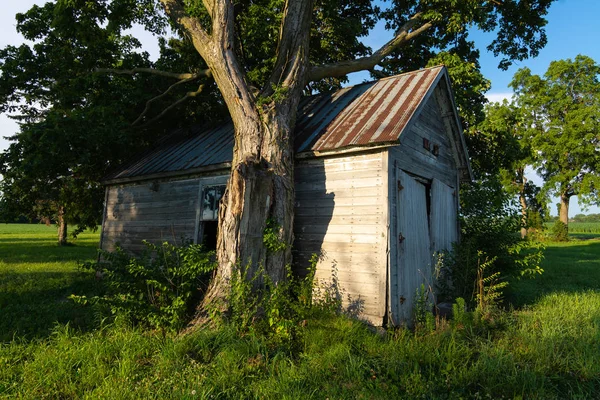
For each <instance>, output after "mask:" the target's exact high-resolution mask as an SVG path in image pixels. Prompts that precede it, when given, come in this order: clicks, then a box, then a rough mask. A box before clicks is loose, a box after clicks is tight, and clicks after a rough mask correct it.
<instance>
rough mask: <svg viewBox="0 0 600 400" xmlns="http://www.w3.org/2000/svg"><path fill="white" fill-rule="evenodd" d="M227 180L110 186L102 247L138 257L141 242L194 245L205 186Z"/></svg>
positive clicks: (141, 248)
mask: <svg viewBox="0 0 600 400" xmlns="http://www.w3.org/2000/svg"><path fill="white" fill-rule="evenodd" d="M226 179H227V177H226V176H217V177H209V178H194V179H184V180H174V181H164V182H146V183H140V184H124V185H115V186H109V187H108V188H107V189H106V190H107V193H106V201H105V216H104V223H103V224H102V242H101V247H102V248H103V249H104V250H109V251H112V250H114V249H115V247H116V245H117V244H119V245H121V246H122V247H123V248H124V249H126V250H128V251H131V252H134V253H137V252H140V251H141V250H143V249H144V245H143V244H142V240H147V241H149V242H152V243H161V242H163V241H168V242H172V243H182V242H184V241H192V242H195V241H196V240H197V238H198V234H199V233H198V232H199V225H200V222H201V215H200V203H199V201H198V199H199V196H200V194H201V193H202V187H203V186H204V185H214V184H216V183H221V182H225V181H226Z"/></svg>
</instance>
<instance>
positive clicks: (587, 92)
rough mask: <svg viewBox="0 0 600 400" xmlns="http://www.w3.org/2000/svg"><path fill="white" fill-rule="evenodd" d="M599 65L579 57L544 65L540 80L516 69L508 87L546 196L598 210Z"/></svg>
mask: <svg viewBox="0 0 600 400" xmlns="http://www.w3.org/2000/svg"><path fill="white" fill-rule="evenodd" d="M599 77H600V65H598V64H597V63H596V62H595V61H594V60H592V59H591V58H589V57H586V56H582V55H579V56H577V57H576V58H575V60H570V59H569V60H560V61H554V62H552V63H551V64H550V66H549V68H548V71H547V72H546V74H545V75H544V76H543V77H540V76H537V75H532V74H531V71H529V70H528V69H521V70H519V71H518V72H517V73H516V74H515V77H514V79H513V81H512V83H511V86H512V87H513V88H514V90H515V93H516V95H517V104H518V105H519V107H520V108H521V110H522V113H523V116H524V122H525V123H526V127H527V131H528V134H529V135H530V137H531V141H532V146H533V148H534V149H535V152H534V155H535V157H534V160H533V164H534V166H535V167H536V168H537V172H538V174H540V175H541V176H542V178H543V179H544V181H545V183H544V187H543V191H544V193H546V194H555V195H565V196H567V197H571V196H573V195H577V196H578V197H579V201H580V202H583V203H595V204H598V202H599V201H600V200H598V188H599V187H600V173H599V172H600V155H599V149H600V81H599Z"/></svg>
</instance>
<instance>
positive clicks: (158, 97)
mask: <svg viewBox="0 0 600 400" xmlns="http://www.w3.org/2000/svg"><path fill="white" fill-rule="evenodd" d="M198 78H199V76H195V77H191V78H188V79H183V80H181V81H179V82H175V83H174V84H172V85H171V86H169V87H168V88H167V90H165V91H164V92H162V93H161V94H159V95H158V96H156V97H153V98H151V99H150V100H148V101H147V102H146V107H145V108H144V111H142V113H141V114H140V116H139V117H137V119H136V120H135V121H133V123H132V124H131V125H137V124H139V123H140V122H141V121H142V119H143V118H144V116H146V114H148V111H150V106H151V105H152V103H154V102H156V101H158V100H160V99H162V98H163V97H165V96H166V95H167V94H169V93H170V92H171V91H172V90H173V89H175V88H176V87H177V86H179V85H181V84H183V83H188V82H191V81H193V80H196V79H198Z"/></svg>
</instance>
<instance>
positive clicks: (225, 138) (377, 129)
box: [109, 67, 443, 180]
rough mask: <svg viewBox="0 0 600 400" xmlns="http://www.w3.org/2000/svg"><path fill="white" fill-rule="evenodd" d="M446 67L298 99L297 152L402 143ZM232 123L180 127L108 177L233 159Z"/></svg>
mask: <svg viewBox="0 0 600 400" xmlns="http://www.w3.org/2000/svg"><path fill="white" fill-rule="evenodd" d="M442 70H443V67H434V68H428V69H422V70H419V71H414V72H409V73H406V74H402V75H396V76H392V77H389V78H384V79H381V80H378V81H375V82H369V83H364V84H361V85H356V86H353V87H349V88H344V89H341V90H339V91H337V92H334V93H327V94H320V95H316V96H311V97H307V98H305V99H303V100H302V102H301V103H300V109H299V113H298V120H297V123H296V130H295V134H294V136H295V139H294V148H295V149H294V150H295V151H296V152H297V153H301V152H307V151H327V150H336V149H341V148H348V147H361V146H371V145H376V144H385V143H389V144H393V143H395V142H398V140H399V138H400V135H401V134H402V132H403V131H404V128H405V127H406V126H407V124H408V123H409V121H410V120H411V118H412V116H413V115H414V113H415V112H416V110H417V109H418V106H419V105H420V104H421V102H422V101H423V99H424V98H425V96H426V94H427V93H428V92H429V90H430V89H431V87H432V85H433V83H434V82H435V81H436V80H437V78H438V76H439V74H440V72H441V71H442ZM232 155H233V126H232V124H231V123H227V124H224V125H222V126H220V127H217V128H212V129H203V128H202V127H192V128H188V129H184V130H180V131H178V132H176V133H175V134H174V135H173V140H170V141H167V142H165V143H163V144H162V145H160V146H159V147H158V148H156V149H155V150H153V151H150V152H148V153H146V154H145V155H144V156H142V157H141V158H140V159H138V160H137V161H135V162H133V163H131V164H129V165H127V166H125V167H124V168H123V169H121V170H120V171H118V172H117V173H115V174H113V175H112V176H110V178H109V179H110V180H115V179H121V178H131V177H137V176H140V177H141V176H146V175H153V174H158V173H167V172H176V171H188V170H192V169H198V168H201V167H206V166H209V165H216V164H223V163H227V162H231V159H232Z"/></svg>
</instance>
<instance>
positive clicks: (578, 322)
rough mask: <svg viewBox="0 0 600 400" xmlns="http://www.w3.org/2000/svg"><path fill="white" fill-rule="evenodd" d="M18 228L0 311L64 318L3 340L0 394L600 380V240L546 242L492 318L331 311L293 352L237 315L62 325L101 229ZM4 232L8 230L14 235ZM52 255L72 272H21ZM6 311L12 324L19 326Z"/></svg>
mask: <svg viewBox="0 0 600 400" xmlns="http://www.w3.org/2000/svg"><path fill="white" fill-rule="evenodd" d="M19 229H21V228H20V227H19ZM22 229H24V230H23V231H21V232H20V233H19V234H15V235H14V236H13V237H12V240H14V241H17V239H20V238H23V235H31V236H30V237H28V238H23V242H19V243H20V244H22V245H23V246H24V247H23V248H25V247H26V246H29V247H28V248H29V249H30V251H31V255H30V257H32V258H31V259H29V261H22V262H21V261H19V259H20V257H21V256H22V255H23V254H22V253H19V251H18V250H9V249H5V248H4V243H3V244H2V245H1V246H2V247H1V248H0V252H1V254H2V256H1V257H2V260H3V262H2V263H1V264H0V279H1V280H0V282H2V283H0V284H4V281H5V277H6V276H7V274H8V275H9V276H12V278H11V279H10V280H9V281H10V282H12V283H11V284H10V285H8V286H7V288H9V289H10V290H12V292H13V293H21V297H16V296H13V300H10V298H11V297H10V296H9V297H3V300H2V301H3V302H2V303H0V304H2V308H0V311H1V312H2V313H4V310H5V306H6V305H9V306H11V305H12V306H13V307H17V308H18V307H19V306H17V305H15V303H21V304H23V303H29V304H38V305H39V306H41V305H42V304H44V303H47V304H48V308H47V309H46V313H48V312H52V311H51V310H50V309H51V308H52V307H56V306H58V305H59V304H63V305H64V307H66V308H65V311H64V312H63V313H64V315H66V316H67V318H66V319H62V320H61V319H59V317H61V315H62V314H60V313H55V314H51V316H48V315H43V316H42V315H40V316H38V318H39V319H40V322H41V324H40V326H39V327H36V325H35V324H34V323H30V322H28V323H27V324H25V325H26V326H29V329H30V332H29V334H21V333H18V336H17V337H15V340H13V341H11V342H9V343H5V344H3V345H0V397H18V398H64V399H69V398H108V399H110V398H115V399H128V398H131V399H138V398H156V399H163V398H165V399H169V398H178V399H194V398H237V399H248V398H261V399H262V398H265V399H269V398H272V399H297V398H314V399H324V398H330V399H346V398H352V399H355V398H365V399H389V398H405V399H414V398H428V399H461V398H464V399H471V398H480V399H487V398H505V399H507V398H527V399H568V398H595V397H597V396H598V393H600V347H599V345H598V343H600V290H599V289H600V287H599V282H600V279H599V278H600V276H599V274H600V265H599V264H598V261H597V260H599V259H600V240H594V239H588V240H578V241H574V242H570V243H567V244H560V245H558V244H550V245H548V248H547V250H546V259H545V260H544V265H543V267H544V269H545V270H546V272H545V273H544V275H542V277H540V278H538V279H536V280H531V281H530V280H527V281H520V282H516V283H513V288H514V289H515V290H514V293H513V295H512V296H513V297H511V298H513V300H515V301H516V302H517V304H518V305H519V306H520V308H519V309H518V310H517V311H514V312H509V313H506V314H504V315H503V316H502V317H500V318H499V319H498V320H496V321H495V322H494V324H493V326H485V325H480V324H475V325H473V324H468V323H466V324H461V323H455V324H453V326H446V327H445V328H443V329H439V330H437V331H435V332H427V331H417V332H416V333H415V332H411V331H408V330H404V329H398V330H396V331H390V332H388V333H387V335H381V334H376V333H374V332H372V331H371V330H370V329H368V328H367V327H366V326H365V325H363V324H361V323H360V322H357V321H353V320H350V319H347V318H345V317H331V316H329V317H327V316H324V317H321V318H315V319H311V320H309V321H308V324H307V326H306V327H305V328H304V330H303V335H302V338H301V345H302V346H301V347H302V351H301V352H300V353H299V354H296V355H293V356H292V355H290V354H288V353H286V352H285V351H284V350H282V349H280V348H277V347H276V346H274V345H273V343H271V342H269V341H268V340H266V339H264V338H262V337H258V336H254V335H252V334H245V335H239V334H237V333H236V331H235V330H234V329H233V328H232V327H228V326H225V327H223V328H221V329H213V330H211V329H206V330H202V331H198V332H195V333H193V334H191V335H187V336H183V337H170V336H167V337H163V336H161V335H160V334H157V333H155V332H149V331H143V330H140V329H138V328H134V327H131V326H129V325H128V324H127V323H126V322H124V320H122V319H119V318H118V319H117V320H116V321H115V322H114V323H105V324H101V325H100V326H98V325H97V323H95V322H94V321H93V320H88V319H85V318H84V319H82V320H81V321H80V323H79V324H78V327H77V329H75V325H74V324H73V323H72V320H71V322H69V325H68V326H65V325H64V324H61V325H58V326H57V327H55V328H53V329H52V328H51V325H52V323H54V321H62V322H66V321H67V320H69V318H72V317H74V316H77V315H79V316H81V314H80V313H81V311H82V310H81V309H78V308H77V307H75V306H73V305H70V304H69V303H68V302H65V301H64V300H65V297H64V296H65V295H66V294H67V293H69V292H70V291H72V290H94V283H93V278H92V277H90V276H85V275H81V274H80V273H78V272H77V270H76V269H75V265H76V260H78V259H86V258H88V259H89V258H93V256H94V248H93V247H94V243H95V241H96V240H97V236H93V235H91V236H89V237H88V238H86V237H85V236H84V237H82V241H81V242H77V245H76V246H73V247H69V248H66V249H64V248H59V247H57V246H54V245H53V241H54V238H53V237H52V236H51V235H50V234H51V233H52V231H47V232H46V233H44V234H41V233H39V232H37V233H36V232H30V233H27V231H26V228H22ZM36 229H37V228H36ZM0 232H2V233H0V235H2V234H4V235H3V236H0V239H5V238H8V237H7V236H11V235H12V234H11V233H10V232H3V231H0ZM34 239H39V240H37V241H36V240H34ZM88 239H89V242H88V241H87V240H88ZM17 242H18V241H17ZM46 251H47V253H46V255H47V256H48V257H51V256H54V257H56V259H55V260H54V259H53V261H49V262H48V264H47V265H46V267H43V266H42V265H44V261H35V260H37V259H38V254H42V253H44V252H46ZM7 254H8V255H10V256H9V257H8V258H7V261H6V262H5V261H4V258H5V257H6V256H5V255H7ZM11 254H12V255H11ZM69 257H70V258H69ZM25 258H26V259H27V257H25ZM45 268H49V269H53V271H54V272H56V273H62V274H64V277H63V278H64V281H62V284H61V283H58V282H54V281H52V280H46V278H47V276H46V275H41V276H37V275H34V276H37V280H36V281H35V284H31V283H29V280H28V279H21V280H18V279H16V277H15V275H19V274H25V275H27V274H28V273H29V272H23V271H26V270H28V269H29V270H32V271H34V272H32V273H33V274H36V273H41V272H43V271H44V270H45ZM7 271H8V272H7ZM31 278H33V276H32V277H31ZM90 281H91V283H89V282H90ZM53 282H54V283H53ZM86 282H87V283H86ZM4 290H5V289H4V287H2V292H4ZM40 292H46V293H45V294H44V295H43V296H39V293H40ZM32 297H33V298H32ZM37 297H43V298H44V299H45V300H43V301H39V302H38V300H37V299H36V298H37ZM32 302H33V303H32ZM67 304H69V305H68V306H67ZM22 306H23V305H21V307H22ZM13 318H16V320H18V318H19V317H18V316H17V315H14V316H13ZM2 319H4V315H2ZM50 322H52V323H50ZM1 324H2V325H0V334H2V335H5V336H6V335H7V332H11V326H12V325H11V324H10V323H7V324H5V323H3V322H2V323H1ZM84 328H85V329H84ZM50 330H51V332H52V333H51V334H50V335H48V332H49V331H50ZM13 331H14V330H13Z"/></svg>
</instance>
